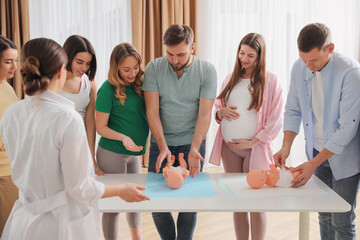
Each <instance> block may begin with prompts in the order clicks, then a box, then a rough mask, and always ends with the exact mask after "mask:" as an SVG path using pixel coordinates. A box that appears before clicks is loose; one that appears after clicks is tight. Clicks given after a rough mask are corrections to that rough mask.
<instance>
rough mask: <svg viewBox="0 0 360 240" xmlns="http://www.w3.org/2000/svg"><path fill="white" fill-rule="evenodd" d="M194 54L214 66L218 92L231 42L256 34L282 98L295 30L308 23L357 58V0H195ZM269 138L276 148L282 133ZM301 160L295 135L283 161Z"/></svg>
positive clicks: (231, 58)
mask: <svg viewBox="0 0 360 240" xmlns="http://www.w3.org/2000/svg"><path fill="white" fill-rule="evenodd" d="M198 9H199V27H198V29H199V33H198V35H199V41H198V43H197V46H198V48H199V50H200V57H202V58H204V59H206V60H208V61H210V62H211V63H213V64H214V65H215V68H216V70H217V74H218V91H219V88H220V86H221V82H222V81H223V79H224V78H225V76H226V75H227V74H228V73H231V71H232V69H233V66H234V63H235V57H236V56H235V55H236V51H237V46H238V44H239V42H240V40H241V39H242V37H244V36H245V35H246V34H247V33H249V32H257V33H261V34H262V35H263V36H264V37H265V40H266V44H267V69H268V70H270V71H272V72H274V73H276V74H277V75H278V78H279V80H280V81H281V83H282V87H283V90H284V99H286V96H287V91H288V86H289V76H290V71H291V68H292V65H293V63H294V62H295V60H296V59H297V58H298V51H297V45H296V40H297V36H298V33H299V31H300V30H301V28H303V27H304V26H305V25H306V24H308V23H312V22H322V23H325V24H326V25H327V26H328V27H329V28H330V29H331V30H332V33H333V42H334V43H335V48H336V50H337V51H339V52H341V53H344V54H346V55H348V56H350V57H353V58H355V59H360V58H359V54H360V48H359V45H360V41H359V39H360V21H359V19H360V17H359V15H358V13H359V12H360V3H359V2H358V1H357V0H344V1H336V0H317V1H313V0H302V1H288V0H252V1H246V0H222V1H220V0H199V8H198ZM217 127H218V124H216V123H214V122H212V124H211V126H210V130H209V133H208V148H207V153H208V154H209V153H210V152H211V149H212V144H213V140H214V137H215V134H216V130H217ZM279 135H280V136H279V137H278V139H277V140H276V141H275V149H274V151H277V150H278V149H279V148H280V147H281V141H282V133H281V134H279ZM305 159H306V157H305V147H304V136H303V133H300V134H299V136H298V137H297V138H296V140H295V142H294V145H293V148H292V153H291V156H290V158H289V161H288V163H289V165H298V164H299V163H301V162H302V161H304V160H305Z"/></svg>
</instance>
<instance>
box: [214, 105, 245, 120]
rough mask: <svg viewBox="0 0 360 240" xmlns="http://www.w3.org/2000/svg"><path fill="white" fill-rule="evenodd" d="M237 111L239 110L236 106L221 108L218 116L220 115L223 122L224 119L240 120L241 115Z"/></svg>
mask: <svg viewBox="0 0 360 240" xmlns="http://www.w3.org/2000/svg"><path fill="white" fill-rule="evenodd" d="M235 109H237V107H235V106H227V107H223V108H220V109H219V110H218V111H217V113H216V114H217V115H218V118H219V120H222V119H223V118H225V119H226V120H228V121H231V120H235V119H238V118H239V116H240V114H239V113H238V112H237V111H235Z"/></svg>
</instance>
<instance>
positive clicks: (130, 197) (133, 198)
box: [117, 183, 150, 202]
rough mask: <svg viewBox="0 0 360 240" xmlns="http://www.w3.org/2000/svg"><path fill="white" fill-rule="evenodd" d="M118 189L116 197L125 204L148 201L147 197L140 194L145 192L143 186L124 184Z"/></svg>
mask: <svg viewBox="0 0 360 240" xmlns="http://www.w3.org/2000/svg"><path fill="white" fill-rule="evenodd" d="M119 187H120V189H119V192H118V194H117V195H118V196H119V197H120V198H122V199H123V200H125V201H126V202H141V201H144V200H150V198H149V197H148V196H146V195H145V194H144V193H142V192H141V191H143V190H145V187H144V186H140V185H137V184H135V183H124V184H121V185H119Z"/></svg>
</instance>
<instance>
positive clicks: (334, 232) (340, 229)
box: [314, 149, 360, 240]
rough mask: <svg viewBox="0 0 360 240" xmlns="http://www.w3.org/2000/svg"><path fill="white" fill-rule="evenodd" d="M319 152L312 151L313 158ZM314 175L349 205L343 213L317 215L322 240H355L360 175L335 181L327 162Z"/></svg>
mask: <svg viewBox="0 0 360 240" xmlns="http://www.w3.org/2000/svg"><path fill="white" fill-rule="evenodd" d="M318 154H319V152H318V151H317V150H316V149H314V157H315V156H316V155H318ZM314 174H315V175H316V176H317V177H318V178H319V179H320V180H322V181H323V182H324V183H325V184H327V185H328V186H329V187H330V188H332V189H333V190H334V191H335V192H336V193H337V194H339V195H340V196H341V197H342V198H343V199H344V200H345V201H347V202H348V203H349V204H350V205H351V210H350V211H348V212H344V213H319V225H320V235H321V239H322V240H335V239H336V240H350V239H351V240H355V239H356V234H355V212H354V210H355V207H356V198H357V193H358V188H359V180H360V173H358V174H356V175H354V176H351V177H348V178H343V179H340V180H335V178H334V176H333V174H332V172H331V169H330V165H329V162H328V160H326V161H325V162H323V163H322V164H321V165H320V166H319V167H317V168H316V170H315V172H314Z"/></svg>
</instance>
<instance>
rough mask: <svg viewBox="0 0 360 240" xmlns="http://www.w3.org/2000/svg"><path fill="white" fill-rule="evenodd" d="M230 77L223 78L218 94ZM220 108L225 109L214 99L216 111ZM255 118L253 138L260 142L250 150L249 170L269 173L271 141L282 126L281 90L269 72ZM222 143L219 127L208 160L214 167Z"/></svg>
mask: <svg viewBox="0 0 360 240" xmlns="http://www.w3.org/2000/svg"><path fill="white" fill-rule="evenodd" d="M230 77H231V74H230V75H228V76H227V77H226V78H225V80H224V82H223V83H222V85H221V90H220V92H221V91H222V90H223V89H224V88H225V86H226V85H227V83H228V82H229V80H230ZM222 107H225V102H224V100H223V99H216V100H215V108H216V111H218V110H219V109H220V108H222ZM256 118H257V123H256V134H255V138H257V139H259V140H260V142H259V143H258V144H256V145H255V146H254V147H253V148H252V150H251V158H250V170H252V169H261V170H267V171H269V170H270V169H269V165H270V164H272V163H274V160H273V152H272V141H273V140H274V139H275V138H276V136H277V135H278V133H279V131H280V129H281V128H282V124H283V97H282V88H281V86H280V84H279V82H278V81H277V76H276V75H275V74H273V73H271V72H269V71H267V72H266V86H265V92H264V100H263V104H262V106H261V108H260V110H259V112H258V113H257V117H256ZM215 119H216V121H217V122H218V123H220V121H219V120H218V119H217V118H216V115H215ZM222 143H223V136H222V133H221V127H219V129H218V131H217V134H216V137H215V142H214V146H213V149H212V151H211V155H210V160H209V162H210V163H212V164H214V165H218V166H219V165H220V161H221V148H222Z"/></svg>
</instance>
